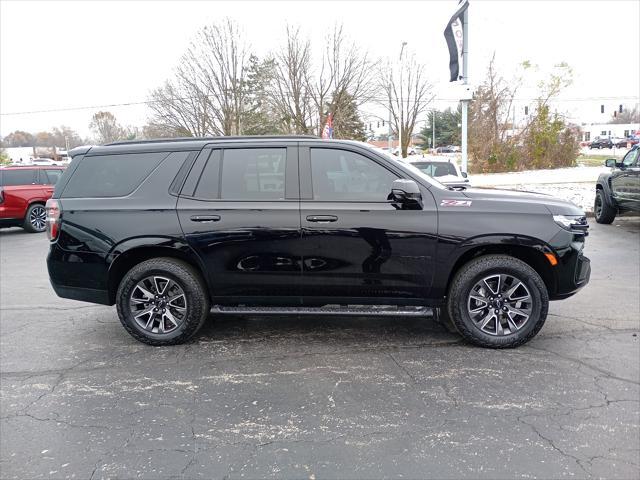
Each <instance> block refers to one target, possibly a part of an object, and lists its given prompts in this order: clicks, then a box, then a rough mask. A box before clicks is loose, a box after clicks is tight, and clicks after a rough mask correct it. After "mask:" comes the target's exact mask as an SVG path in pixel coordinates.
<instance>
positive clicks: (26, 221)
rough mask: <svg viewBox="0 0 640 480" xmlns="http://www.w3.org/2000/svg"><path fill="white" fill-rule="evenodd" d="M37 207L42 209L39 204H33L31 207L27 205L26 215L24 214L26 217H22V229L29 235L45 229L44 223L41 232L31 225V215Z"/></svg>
mask: <svg viewBox="0 0 640 480" xmlns="http://www.w3.org/2000/svg"><path fill="white" fill-rule="evenodd" d="M38 207H41V208H44V205H42V204H40V203H34V204H32V205H29V208H28V209H27V213H26V215H25V217H24V225H23V227H24V229H25V230H26V231H27V232H29V233H42V232H44V231H45V230H46V229H47V225H46V223H45V226H44V228H43V229H42V230H38V229H37V228H35V227H34V226H33V224H32V223H31V213H32V212H33V211H34V210H35V209H36V208H38Z"/></svg>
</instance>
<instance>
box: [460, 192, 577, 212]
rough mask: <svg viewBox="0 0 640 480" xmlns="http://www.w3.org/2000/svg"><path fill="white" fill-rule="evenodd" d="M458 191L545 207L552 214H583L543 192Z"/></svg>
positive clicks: (480, 198)
mask: <svg viewBox="0 0 640 480" xmlns="http://www.w3.org/2000/svg"><path fill="white" fill-rule="evenodd" d="M460 193H461V194H463V195H464V196H465V197H467V198H470V199H471V200H478V201H487V202H492V203H493V202H505V203H511V204H522V206H523V207H524V206H525V205H526V206H529V207H532V206H540V207H545V208H546V209H547V210H548V211H549V213H551V214H553V215H584V211H583V210H582V209H581V208H580V207H578V206H577V205H575V204H574V203H572V202H569V201H568V200H562V199H561V198H557V197H552V196H551V195H546V194H544V193H535V192H523V191H518V190H499V189H495V188H467V189H465V190H463V191H461V192H460ZM514 206H515V205H514ZM527 210H528V209H527Z"/></svg>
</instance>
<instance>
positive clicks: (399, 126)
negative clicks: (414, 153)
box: [398, 42, 407, 158]
mask: <svg viewBox="0 0 640 480" xmlns="http://www.w3.org/2000/svg"><path fill="white" fill-rule="evenodd" d="M406 44H407V42H402V47H400V59H399V62H398V63H399V64H400V88H398V90H399V91H400V102H399V104H400V109H399V110H400V112H399V113H400V121H399V122H398V148H399V152H398V153H399V154H400V158H403V157H402V124H403V123H404V122H403V120H404V115H403V113H404V105H403V104H402V53H403V52H404V47H405V45H406Z"/></svg>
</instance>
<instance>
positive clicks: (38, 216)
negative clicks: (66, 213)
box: [29, 205, 47, 232]
mask: <svg viewBox="0 0 640 480" xmlns="http://www.w3.org/2000/svg"><path fill="white" fill-rule="evenodd" d="M46 219H47V212H46V211H45V209H44V207H41V206H39V205H38V206H36V207H33V208H32V209H31V212H30V213H29V223H30V224H31V226H32V227H33V228H34V229H35V230H37V231H39V232H41V231H42V230H44V229H45V227H46Z"/></svg>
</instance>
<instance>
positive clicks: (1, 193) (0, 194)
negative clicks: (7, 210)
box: [0, 187, 4, 203]
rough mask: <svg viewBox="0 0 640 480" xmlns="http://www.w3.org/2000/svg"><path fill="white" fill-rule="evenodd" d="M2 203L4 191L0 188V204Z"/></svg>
mask: <svg viewBox="0 0 640 480" xmlns="http://www.w3.org/2000/svg"><path fill="white" fill-rule="evenodd" d="M2 202H4V190H3V188H2V187H0V203H2Z"/></svg>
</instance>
